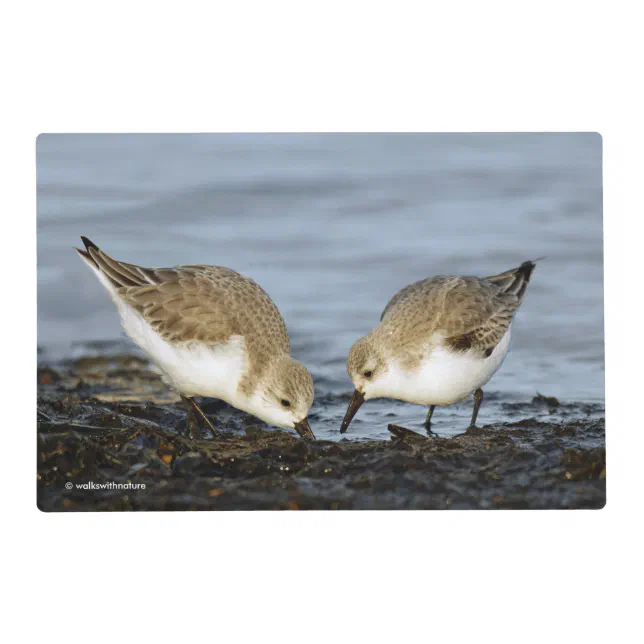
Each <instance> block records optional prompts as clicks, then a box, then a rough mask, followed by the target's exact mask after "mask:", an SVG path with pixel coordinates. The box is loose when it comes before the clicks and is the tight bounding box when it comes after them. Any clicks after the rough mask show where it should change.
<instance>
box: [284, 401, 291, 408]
mask: <svg viewBox="0 0 644 644" xmlns="http://www.w3.org/2000/svg"><path fill="white" fill-rule="evenodd" d="M290 406H291V403H290V402H289V401H288V400H282V407H290Z"/></svg>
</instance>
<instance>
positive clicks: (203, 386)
mask: <svg viewBox="0 0 644 644" xmlns="http://www.w3.org/2000/svg"><path fill="white" fill-rule="evenodd" d="M114 301H115V303H116V305H117V307H118V309H119V313H120V315H121V323H122V325H123V328H124V329H125V332H126V333H127V334H128V335H129V336H130V338H132V340H134V342H136V344H137V345H138V346H139V347H141V349H143V351H145V353H146V354H147V355H148V356H149V357H150V358H151V359H152V360H153V361H154V362H155V363H156V365H157V366H158V367H159V369H160V370H161V371H162V373H163V375H164V377H165V379H166V380H167V381H168V384H170V385H172V386H173V387H175V388H176V389H177V390H178V391H180V392H181V393H182V394H183V395H184V396H206V397H209V398H219V399H220V400H224V401H226V402H228V403H230V404H231V405H233V406H235V407H240V408H242V405H243V404H244V403H245V396H242V395H241V394H240V393H239V392H238V385H239V382H240V381H241V379H242V378H243V377H244V376H245V375H246V373H247V369H248V359H247V352H246V346H245V342H244V338H243V337H242V336H240V335H233V336H231V337H230V338H229V339H228V340H227V341H226V342H222V343H219V344H216V345H206V344H203V343H200V342H177V343H172V342H168V341H166V340H164V339H163V338H162V337H161V336H160V335H159V334H158V333H157V332H156V331H155V330H154V329H153V328H152V327H151V326H150V324H148V322H146V320H145V319H144V318H143V317H142V316H141V315H140V314H139V313H138V312H137V311H136V310H135V309H133V308H132V307H131V306H129V305H128V304H127V303H125V302H123V300H121V299H120V298H118V297H115V298H114Z"/></svg>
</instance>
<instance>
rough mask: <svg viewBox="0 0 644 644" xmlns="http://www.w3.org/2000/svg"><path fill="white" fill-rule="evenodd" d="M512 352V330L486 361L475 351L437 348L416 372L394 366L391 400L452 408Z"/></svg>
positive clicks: (389, 395) (480, 385)
mask: <svg viewBox="0 0 644 644" xmlns="http://www.w3.org/2000/svg"><path fill="white" fill-rule="evenodd" d="M509 348H510V329H509V328H508V330H507V331H506V333H505V335H504V336H503V338H502V339H501V341H500V342H499V344H498V345H497V346H496V347H495V348H494V351H493V352H492V354H491V355H490V356H489V357H487V358H483V357H481V356H480V354H475V353H474V352H473V351H464V352H455V351H450V350H448V349H445V348H443V347H438V348H436V349H434V351H433V352H432V353H431V355H430V356H429V357H428V358H427V359H426V360H424V361H423V362H422V363H421V365H420V367H419V368H418V369H416V370H414V371H413V372H409V371H405V370H403V369H399V368H397V367H396V366H395V365H392V367H391V368H390V372H391V373H390V376H389V380H390V382H389V388H390V389H391V390H392V391H391V392H390V393H389V394H383V395H385V396H388V397H391V398H397V399H399V400H405V401H407V402H411V403H416V404H418V405H451V404H452V403H455V402H458V401H459V400H462V399H463V398H466V397H467V396H469V395H470V394H471V393H473V392H474V391H476V389H478V388H479V387H482V386H483V385H485V384H486V383H487V382H488V381H489V380H490V378H491V377H492V376H493V375H494V373H495V372H496V371H497V369H498V368H499V367H500V366H501V363H502V362H503V360H504V358H505V356H506V355H507V353H508V350H509Z"/></svg>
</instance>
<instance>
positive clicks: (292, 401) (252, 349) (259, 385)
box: [76, 237, 315, 438]
mask: <svg viewBox="0 0 644 644" xmlns="http://www.w3.org/2000/svg"><path fill="white" fill-rule="evenodd" d="M81 239H82V240H83V243H84V244H85V249H86V250H80V249H79V248H76V250H77V251H78V254H79V255H80V256H81V258H82V259H83V260H84V261H85V263H86V264H87V265H88V266H89V267H90V268H91V269H92V270H93V271H94V273H95V274H96V276H97V277H98V279H99V280H100V282H101V284H103V286H104V287H105V288H106V289H107V290H108V292H109V293H110V295H111V296H112V300H113V301H114V304H116V308H117V309H118V311H119V314H120V316H121V325H122V326H123V328H124V330H125V332H126V333H127V334H128V335H129V336H130V338H132V340H133V341H134V342H135V343H136V344H137V345H138V346H139V347H141V349H143V351H144V352H145V353H146V354H147V355H148V356H149V357H150V359H151V360H152V361H153V362H154V363H155V364H156V365H157V366H158V367H159V369H160V370H161V372H162V374H163V379H164V381H165V382H166V384H168V385H169V386H171V387H172V388H174V389H175V390H176V391H177V392H178V393H179V394H180V396H181V399H182V401H183V403H184V405H185V406H186V409H187V411H188V423H189V426H190V433H191V436H193V437H198V436H199V430H198V427H197V423H196V420H197V418H196V417H195V412H196V413H197V414H198V415H199V417H201V419H202V420H203V421H204V422H205V423H206V424H207V425H208V427H209V428H210V431H211V432H212V433H213V435H214V434H216V433H217V430H216V429H215V427H213V425H212V423H211V422H210V421H209V420H208V418H207V417H206V415H205V414H204V413H203V411H202V410H201V408H200V407H199V405H198V404H197V403H196V401H195V400H194V396H205V397H208V398H219V399H220V400H224V401H225V402H227V403H229V404H230V405H232V406H233V407H236V408H237V409H241V410H242V411H245V412H248V413H249V414H253V415H254V416H257V417H258V418H260V419H262V420H264V421H266V422H267V423H270V424H272V425H277V426H278V427H288V428H293V429H295V430H296V431H297V433H298V434H299V435H300V436H302V437H304V438H315V437H314V436H313V432H312V431H311V428H310V426H309V422H308V418H307V415H308V412H309V409H310V407H311V404H312V402H313V380H312V379H311V375H310V374H309V372H308V371H307V369H306V368H305V367H304V366H303V365H301V364H300V363H299V362H297V361H295V360H293V358H291V346H290V342H289V337H288V332H287V330H286V325H285V324H284V320H283V318H282V316H281V314H280V312H279V310H278V308H277V306H275V304H274V303H273V301H272V300H271V298H270V297H269V296H268V294H267V293H266V292H265V291H264V290H263V289H262V288H261V287H260V286H259V285H258V284H256V283H255V282H254V281H253V280H251V279H249V278H248V277H244V276H243V275H240V274H239V273H236V272H235V271H233V270H231V269H229V268H224V267H223V266H207V265H205V264H195V265H188V266H175V267H172V268H143V267H142V266H136V265H134V264H126V263H125V262H120V261H117V260H115V259H112V258H111V257H110V256H109V255H107V254H106V253H104V252H103V251H102V250H100V249H99V248H98V246H96V244H94V243H92V242H91V241H90V240H89V239H87V238H86V237H81Z"/></svg>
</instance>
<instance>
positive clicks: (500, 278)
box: [487, 257, 544, 300]
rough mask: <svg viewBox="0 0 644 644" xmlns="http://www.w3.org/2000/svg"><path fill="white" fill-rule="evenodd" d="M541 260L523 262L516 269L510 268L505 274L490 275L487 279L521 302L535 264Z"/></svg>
mask: <svg viewBox="0 0 644 644" xmlns="http://www.w3.org/2000/svg"><path fill="white" fill-rule="evenodd" d="M541 259H544V258H543V257H540V258H539V259H535V260H533V261H527V262H523V264H521V266H518V267H517V268H512V269H510V270H509V271H505V273H500V274H499V275H492V276H491V277H488V278H487V279H488V280H489V281H490V282H492V283H494V284H496V285H497V286H498V287H499V288H500V289H501V290H502V291H503V292H504V293H511V294H512V295H516V296H517V297H518V298H519V299H520V300H521V299H522V298H523V296H524V294H525V291H526V289H527V288H528V283H529V282H530V276H531V275H532V271H533V270H534V267H535V266H536V265H537V264H536V262H538V261H539V260H541Z"/></svg>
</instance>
